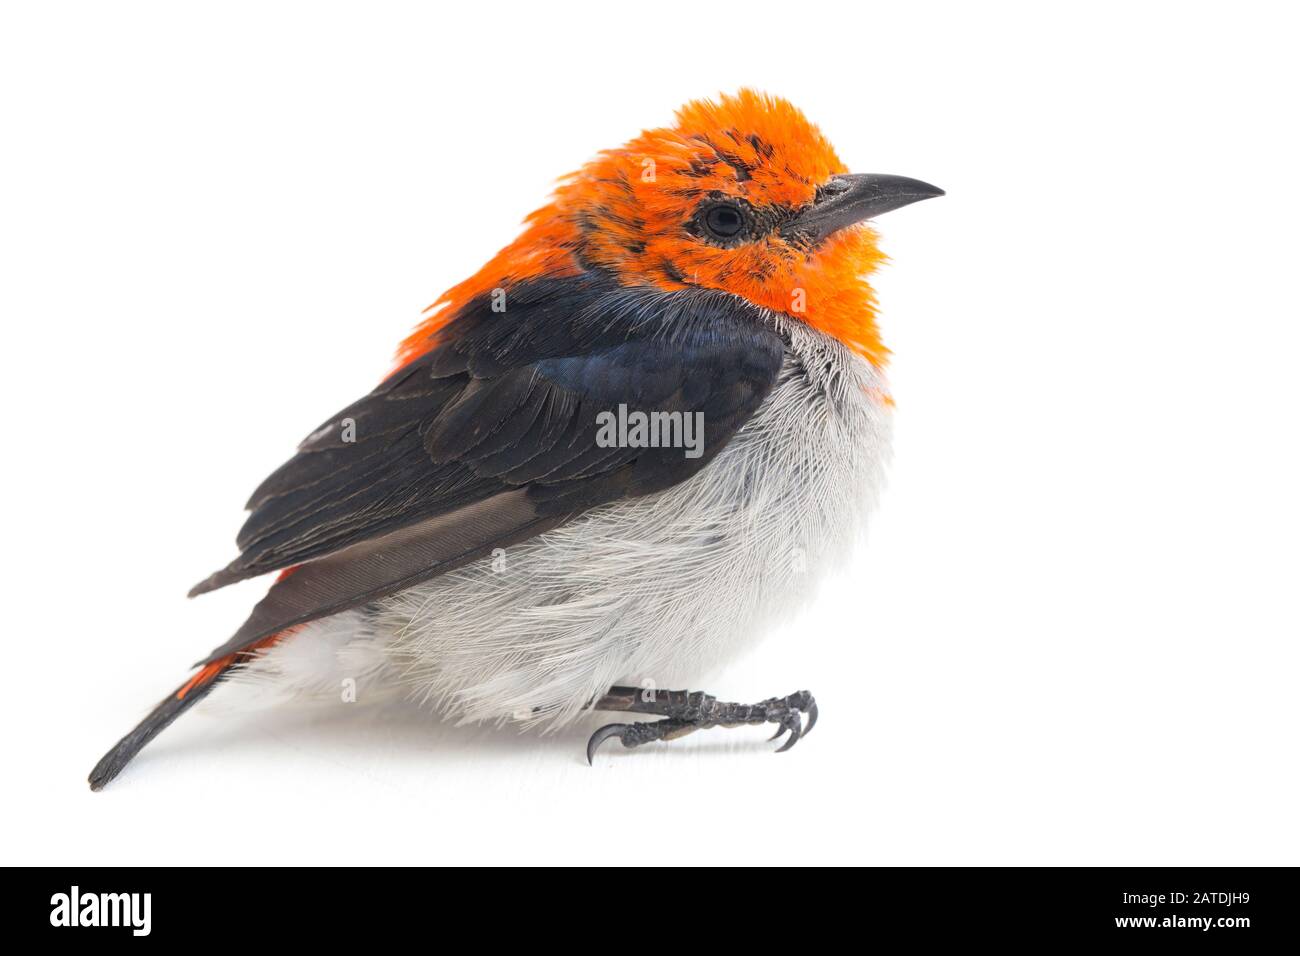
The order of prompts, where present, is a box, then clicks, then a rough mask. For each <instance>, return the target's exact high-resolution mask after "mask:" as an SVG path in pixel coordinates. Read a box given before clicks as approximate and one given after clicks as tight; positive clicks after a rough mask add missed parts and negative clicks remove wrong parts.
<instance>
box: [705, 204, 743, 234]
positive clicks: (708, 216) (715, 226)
mask: <svg viewBox="0 0 1300 956" xmlns="http://www.w3.org/2000/svg"><path fill="white" fill-rule="evenodd" d="M702 222H703V224H704V229H705V231H707V232H708V233H709V235H711V236H713V237H714V238H715V239H734V238H735V237H736V236H738V235H740V232H741V230H742V229H744V228H745V215H744V213H742V212H741V211H740V210H739V209H737V208H736V207H735V206H733V205H731V204H730V203H718V204H716V205H714V206H710V207H709V208H708V209H706V210H704V216H703V217H702Z"/></svg>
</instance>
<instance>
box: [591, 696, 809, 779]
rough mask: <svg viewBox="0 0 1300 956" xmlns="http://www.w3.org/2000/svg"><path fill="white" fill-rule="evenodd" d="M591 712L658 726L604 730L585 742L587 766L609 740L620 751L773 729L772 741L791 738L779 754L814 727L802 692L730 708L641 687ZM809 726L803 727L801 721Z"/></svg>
mask: <svg viewBox="0 0 1300 956" xmlns="http://www.w3.org/2000/svg"><path fill="white" fill-rule="evenodd" d="M592 710H616V711H622V712H624V713H629V714H655V715H657V716H659V717H662V718H663V719H662V720H654V721H646V722H640V723H633V724H606V725H605V726H604V727H601V728H600V729H599V730H598V731H596V732H595V733H594V734H592V735H591V739H590V740H589V741H587V762H588V763H591V759H592V757H593V756H594V755H595V753H596V750H597V748H599V747H600V745H601V744H603V743H604V742H605V741H606V740H609V739H610V738H611V737H617V738H618V739H619V740H620V741H621V742H622V744H623V746H624V747H640V746H641V745H642V744H648V743H650V742H651V741H654V740H675V739H676V738H678V737H684V736H686V735H687V734H689V733H691V732H692V731H696V730H705V729H707V728H709V727H741V726H744V725H746V724H776V725H777V728H776V733H775V734H773V735H772V737H771V739H772V740H776V738H777V737H780V736H781V735H782V734H784V733H787V732H788V733H789V734H790V737H789V739H788V740H786V742H785V743H784V744H783V745H782V746H781V747H779V748H778V749H777V753H781V751H784V750H789V749H790V748H791V747H793V746H794V745H795V744H796V743H797V742H798V740H799V738H800V737H803V736H806V735H807V734H809V733H811V732H812V729H813V726H814V725H815V724H816V723H817V702H816V701H815V700H813V695H812V694H810V693H808V691H806V690H801V691H797V692H795V693H793V694H791V695H790V696H789V697H769V698H768V699H767V700H764V701H760V702H759V703H757V704H733V703H731V702H730V701H725V700H718V699H717V698H716V697H713V696H711V695H709V694H704V693H701V692H699V691H686V690H667V691H664V690H660V691H652V690H645V689H643V688H641V687H611V688H610V689H609V692H608V693H606V694H605V696H604V697H601V698H600V699H599V700H597V701H596V702H595V704H593V705H592ZM804 714H807V715H808V726H807V727H805V726H803V715H804Z"/></svg>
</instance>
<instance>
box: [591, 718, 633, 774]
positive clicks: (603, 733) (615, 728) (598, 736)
mask: <svg viewBox="0 0 1300 956" xmlns="http://www.w3.org/2000/svg"><path fill="white" fill-rule="evenodd" d="M627 728H628V725H627V724H606V725H605V726H604V727H601V728H600V729H599V730H597V731H596V732H595V733H594V734H592V735H591V739H590V740H588V741H587V766H589V767H590V766H591V759H592V758H593V757H595V756H596V751H597V750H599V749H600V745H601V744H603V743H604V742H605V741H606V740H609V738H610V737H617V738H618V739H619V740H622V739H623V733H624V732H625V731H626V730H627ZM624 746H627V745H626V744H624Z"/></svg>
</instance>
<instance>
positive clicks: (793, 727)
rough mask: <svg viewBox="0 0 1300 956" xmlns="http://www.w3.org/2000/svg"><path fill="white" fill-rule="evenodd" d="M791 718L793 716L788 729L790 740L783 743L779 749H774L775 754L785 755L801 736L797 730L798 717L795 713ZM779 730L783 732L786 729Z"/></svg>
mask: <svg viewBox="0 0 1300 956" xmlns="http://www.w3.org/2000/svg"><path fill="white" fill-rule="evenodd" d="M792 716H793V721H792V722H791V723H790V726H789V728H788V729H789V731H790V739H789V740H787V741H786V742H785V743H783V744H782V745H781V746H780V747H777V748H776V752H777V753H779V754H783V753H785V752H786V751H787V750H789V749H790V748H791V747H793V746H794V745H795V744H797V743H798V742H799V738H800V737H802V736H803V734H802V732H801V731H800V730H799V725H800V717H799V715H798V714H797V713H796V714H794V715H792ZM781 729H782V730H785V729H787V728H786V727H784V726H782V728H781Z"/></svg>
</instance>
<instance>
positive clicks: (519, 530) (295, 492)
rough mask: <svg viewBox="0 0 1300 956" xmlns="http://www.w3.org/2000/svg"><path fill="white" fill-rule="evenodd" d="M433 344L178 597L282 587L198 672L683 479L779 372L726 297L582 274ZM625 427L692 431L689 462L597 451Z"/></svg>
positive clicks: (485, 306)
mask: <svg viewBox="0 0 1300 956" xmlns="http://www.w3.org/2000/svg"><path fill="white" fill-rule="evenodd" d="M494 304H495V305H496V306H497V307H498V308H500V306H501V305H504V311H494V309H493V306H494ZM431 346H432V347H431V349H430V351H429V352H428V353H426V354H425V355H423V356H422V357H420V358H419V359H416V360H415V361H413V362H411V363H410V364H408V365H407V366H405V367H404V368H402V369H401V370H400V371H398V372H396V373H395V374H393V375H392V376H391V377H389V378H388V379H387V380H386V381H385V382H383V383H382V384H381V385H380V386H379V387H378V388H377V389H375V391H373V392H372V393H371V394H369V395H367V396H366V397H365V398H363V399H362V400H361V401H359V402H356V403H355V404H353V405H351V406H349V407H348V408H346V409H344V410H343V411H342V412H340V413H339V414H338V415H336V416H334V417H333V418H331V419H330V420H329V421H328V422H327V423H325V424H324V425H322V426H321V427H320V428H318V429H316V431H314V432H313V433H312V434H311V435H310V436H309V437H308V438H307V439H306V440H305V441H304V442H303V444H302V445H301V446H300V447H299V450H298V453H297V454H296V455H295V456H294V457H293V458H292V459H290V460H289V461H288V462H287V463H285V464H284V465H283V466H282V467H281V468H279V469H278V470H277V471H276V472H275V473H274V474H272V475H271V476H270V477H269V478H267V480H266V481H264V482H263V483H262V485H261V486H260V487H259V488H258V489H257V491H255V492H254V493H253V496H252V498H251V500H250V501H249V504H248V507H249V509H250V511H251V512H252V513H251V514H250V516H249V518H248V520H247V522H246V523H245V524H244V527H243V529H242V530H241V531H240V534H239V537H238V544H239V547H240V550H241V554H240V555H239V557H238V558H237V559H235V561H233V562H231V564H230V565H229V566H227V567H226V568H224V569H222V570H221V571H218V572H217V573H216V574H214V575H212V576H211V577H210V578H208V579H207V580H206V581H204V582H202V583H201V584H199V585H197V586H196V587H195V589H194V591H193V592H192V593H195V594H198V593H203V592H205V591H209V590H212V589H214V588H218V587H221V586H223V585H226V584H230V583H232V582H235V581H240V580H243V579H245V578H249V577H253V576H256V575H259V574H264V573H266V572H268V571H275V570H279V569H284V568H290V567H295V568H296V570H295V571H294V572H293V573H292V574H290V575H288V576H287V577H284V578H282V579H281V580H280V581H278V582H277V583H276V584H275V585H274V586H273V587H272V588H271V590H270V592H269V593H268V594H267V596H266V598H265V599H263V601H262V602H261V603H259V604H258V605H257V607H256V608H254V610H253V613H252V615H251V616H250V618H249V619H248V621H247V622H246V623H245V624H244V626H243V627H241V628H240V629H239V631H238V632H237V633H236V634H235V635H234V637H232V638H231V640H230V641H228V642H226V644H223V645H222V646H221V647H219V648H217V649H216V650H215V651H213V653H212V655H210V656H209V658H207V660H208V661H213V660H216V659H218V658H221V657H223V656H225V655H228V654H231V653H233V652H235V651H238V650H240V649H242V648H244V647H247V646H248V645H249V644H252V643H253V642H255V641H258V640H261V639H262V638H264V637H267V636H269V635H271V634H275V633H277V632H279V631H281V630H284V629H285V628H287V627H290V626H292V625H294V624H299V623H303V622H305V621H309V620H312V619H314V618H318V617H323V616H325V615H328V614H333V613H336V612H338V611H341V610H344V609H346V608H348V607H354V606H356V605H358V604H361V603H364V602H365V601H368V600H371V599H373V598H375V597H379V596H382V595H384V594H390V593H393V592H395V591H398V590H401V589H403V588H406V587H409V586H411V585H412V584H416V583H418V582H420V581H423V580H427V579H428V578H431V577H434V576H436V575H438V574H441V573H443V572H445V571H447V570H450V569H451V568H454V567H458V566H460V565H462V564H464V563H466V562H468V561H471V560H474V559H476V558H478V557H481V556H483V555H484V554H487V553H489V552H490V551H491V550H492V549H493V548H497V547H505V546H508V545H510V544H513V543H516V542H518V541H521V540H523V539H526V538H529V537H532V536H533V535H536V534H539V533H541V532H543V531H546V530H548V529H550V528H554V527H556V526H557V525H559V524H562V523H564V522H565V521H567V520H570V519H571V518H573V517H575V516H577V515H579V514H581V513H583V512H584V511H587V510H588V509H590V508H594V507H597V506H599V505H602V504H605V503H608V502H611V501H615V500H618V499H620V498H625V497H630V496H637V495H644V494H649V493H651V492H655V491H660V490H662V489H664V488H668V487H670V486H672V485H674V484H677V483H678V482H680V481H683V480H685V479H687V478H689V477H690V476H691V475H693V474H695V473H696V472H697V471H699V470H700V469H701V468H703V467H705V466H706V465H707V464H708V463H709V461H710V460H711V459H712V458H713V457H714V456H715V455H716V454H717V453H718V452H719V451H720V450H721V449H722V448H723V447H724V446H725V445H726V443H727V442H728V440H729V439H730V438H731V436H732V435H733V434H735V432H736V430H737V429H739V428H740V427H741V426H742V425H743V424H744V423H745V422H746V421H747V420H748V419H749V418H750V417H751V416H752V415H753V414H754V412H755V411H757V409H758V407H759V405H760V404H761V403H762V401H763V399H764V398H765V397H766V396H767V394H768V392H769V391H770V390H771V388H772V385H773V384H774V383H775V382H776V379H777V376H778V375H779V373H780V369H781V363H782V359H783V355H784V343H783V340H782V338H781V336H780V335H779V334H778V333H777V332H776V331H775V330H774V329H773V328H772V327H771V326H770V325H768V324H767V323H766V321H765V319H764V316H763V314H762V313H761V312H759V311H758V310H756V309H754V308H752V307H751V306H748V305H747V304H745V303H744V302H742V301H741V300H739V299H737V298H735V297H733V296H729V295H726V294H725V293H717V292H706V291H691V292H679V293H663V292H658V291H654V290H648V289H628V288H623V287H619V286H617V285H614V284H612V283H610V282H608V281H603V280H599V279H593V278H591V277H589V276H582V277H575V278H564V279H545V280H537V281H533V282H529V283H526V284H522V285H520V286H516V287H512V288H511V289H509V290H507V293H506V297H505V300H504V303H502V302H501V301H500V300H497V301H496V302H495V303H494V302H493V300H492V299H491V298H490V297H485V298H484V299H483V300H481V301H476V302H473V303H470V304H469V305H468V306H466V307H465V308H464V309H463V310H462V312H461V314H459V315H458V316H457V317H456V318H455V319H454V320H453V321H452V322H451V323H449V324H448V325H447V326H445V327H444V328H443V329H442V330H441V331H440V332H439V333H437V335H436V337H435V339H434V341H433V342H432V343H431ZM620 406H622V409H621V410H620ZM638 412H640V413H646V414H647V415H648V414H650V413H664V412H667V413H670V414H671V413H679V415H680V416H687V415H690V416H694V418H693V421H700V422H701V423H702V426H703V436H702V437H703V441H702V447H701V448H699V451H700V452H701V453H700V454H699V455H698V457H692V456H691V455H688V454H687V453H686V451H687V449H684V448H683V447H629V445H630V444H631V443H624V444H619V443H617V442H615V443H614V444H612V445H611V444H610V443H609V441H607V440H604V439H607V438H608V432H605V433H602V431H601V429H602V426H603V427H605V428H606V429H608V417H609V416H602V415H601V413H609V415H610V416H614V417H615V418H617V417H618V416H620V415H622V416H624V418H625V419H627V418H629V417H630V418H631V419H632V420H635V417H636V416H635V414H634V413H638ZM679 420H680V421H682V423H683V424H685V420H684V418H679ZM692 454H694V452H692Z"/></svg>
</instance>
